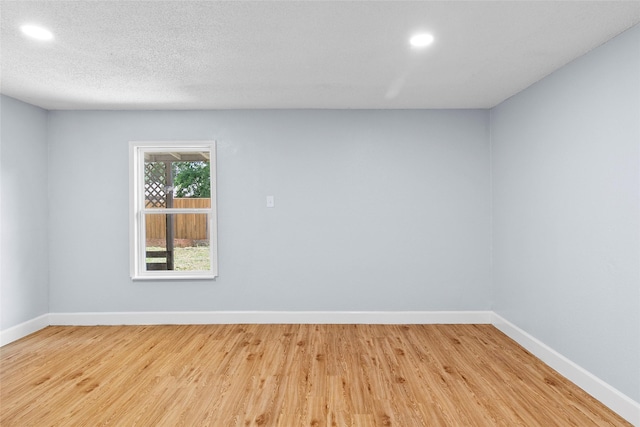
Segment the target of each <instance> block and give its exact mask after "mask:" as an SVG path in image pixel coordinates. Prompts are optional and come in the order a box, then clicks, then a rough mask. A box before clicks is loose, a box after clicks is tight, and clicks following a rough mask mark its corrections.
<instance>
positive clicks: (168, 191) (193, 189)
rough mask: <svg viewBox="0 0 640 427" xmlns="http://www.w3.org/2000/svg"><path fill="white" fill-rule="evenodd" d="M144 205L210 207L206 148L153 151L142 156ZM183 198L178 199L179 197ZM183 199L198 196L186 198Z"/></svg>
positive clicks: (155, 206) (157, 206)
mask: <svg viewBox="0 0 640 427" xmlns="http://www.w3.org/2000/svg"><path fill="white" fill-rule="evenodd" d="M144 192H145V207H146V208H148V209H152V208H172V207H183V208H190V207H198V208H209V207H211V165H210V162H209V154H208V152H203V153H199V152H153V153H145V156H144ZM179 199H180V200H182V202H178V200H179ZM184 199H189V200H196V199H197V200H198V202H186V201H184Z"/></svg>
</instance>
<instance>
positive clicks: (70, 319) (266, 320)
mask: <svg viewBox="0 0 640 427" xmlns="http://www.w3.org/2000/svg"><path fill="white" fill-rule="evenodd" d="M491 319H492V312H491V311H186V312H124V313H50V314H49V321H50V324H51V325H78V326H80V325H82V326H91V325H168V324H171V325H188V324H194V325H196V324H234V323H263V324H276V323H289V324H290V323H306V324H310V323H313V324H332V323H333V324H338V323H341V324H356V323H359V324H471V323H476V324H478V323H487V324H488V323H491Z"/></svg>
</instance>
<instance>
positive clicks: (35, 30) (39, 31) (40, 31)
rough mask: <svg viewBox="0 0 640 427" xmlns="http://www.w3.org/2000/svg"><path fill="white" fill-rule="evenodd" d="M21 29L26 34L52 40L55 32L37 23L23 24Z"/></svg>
mask: <svg viewBox="0 0 640 427" xmlns="http://www.w3.org/2000/svg"><path fill="white" fill-rule="evenodd" d="M20 30H21V31H22V33H23V34H24V35H26V36H29V37H31V38H33V39H38V40H51V39H52V38H53V33H51V31H49V30H47V29H46V28H43V27H39V26H37V25H31V24H26V25H23V26H21V27H20Z"/></svg>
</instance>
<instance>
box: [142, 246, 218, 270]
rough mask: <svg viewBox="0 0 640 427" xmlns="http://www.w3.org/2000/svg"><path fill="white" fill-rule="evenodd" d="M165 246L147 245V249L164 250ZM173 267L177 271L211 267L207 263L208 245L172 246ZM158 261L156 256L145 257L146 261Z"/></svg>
mask: <svg viewBox="0 0 640 427" xmlns="http://www.w3.org/2000/svg"><path fill="white" fill-rule="evenodd" d="M164 250H165V248H159V247H147V251H164ZM173 255H174V260H173V261H174V262H173V264H174V269H175V270H178V271H207V270H209V268H210V267H211V265H210V263H209V247H208V246H197V247H193V246H188V247H185V248H174V249H173ZM153 261H158V259H157V258H155V259H152V258H147V262H153Z"/></svg>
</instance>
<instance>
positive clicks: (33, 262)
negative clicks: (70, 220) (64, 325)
mask: <svg viewBox="0 0 640 427" xmlns="http://www.w3.org/2000/svg"><path fill="white" fill-rule="evenodd" d="M0 111H1V115H2V123H1V126H0V128H1V131H0V174H1V178H0V183H1V184H0V192H1V194H0V197H1V199H0V200H1V202H0V232H1V234H0V236H1V238H0V254H1V256H0V330H5V329H7V328H10V327H12V326H15V325H17V324H19V323H22V322H25V321H27V320H31V319H33V318H35V317H38V316H40V315H42V314H45V313H48V312H49V283H48V281H49V279H48V277H49V270H48V267H49V248H48V234H47V229H48V227H47V222H48V210H47V209H48V207H47V194H48V179H47V170H48V162H47V112H46V111H45V110H42V109H40V108H37V107H34V106H32V105H29V104H25V103H23V102H20V101H17V100H15V99H13V98H9V97H5V96H2V97H0Z"/></svg>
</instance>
